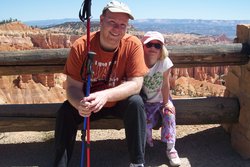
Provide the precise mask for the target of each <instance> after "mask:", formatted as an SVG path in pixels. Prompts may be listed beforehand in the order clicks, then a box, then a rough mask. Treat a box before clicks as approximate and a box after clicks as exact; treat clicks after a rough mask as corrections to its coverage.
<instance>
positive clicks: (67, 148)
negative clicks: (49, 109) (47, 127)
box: [54, 101, 83, 167]
mask: <svg viewBox="0 0 250 167" xmlns="http://www.w3.org/2000/svg"><path fill="white" fill-rule="evenodd" d="M82 120H83V118H82V117H81V116H80V115H79V114H78V111H77V110H76V109H75V108H74V107H73V106H72V105H71V104H70V103H69V102H68V101H65V102H64V103H63V105H62V106H61V108H60V109H59V110H58V111H57V116H56V127H55V159H54V167H59V166H60V167H63V166H65V167H66V166H68V163H69V160H70V158H71V155H72V152H73V148H74V144H75V138H76V133H77V129H78V125H79V124H80V123H81V121H82Z"/></svg>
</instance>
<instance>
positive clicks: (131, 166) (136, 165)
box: [129, 163, 144, 167]
mask: <svg viewBox="0 0 250 167" xmlns="http://www.w3.org/2000/svg"><path fill="white" fill-rule="evenodd" d="M129 167H144V165H143V164H133V163H131V164H130V165H129Z"/></svg>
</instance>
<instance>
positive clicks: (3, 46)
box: [0, 22, 232, 103]
mask: <svg viewBox="0 0 250 167" xmlns="http://www.w3.org/2000/svg"><path fill="white" fill-rule="evenodd" d="M77 27H79V25H77ZM96 29H97V28H96ZM63 31H64V30H63V26H60V28H58V27H57V28H55V29H53V27H50V28H49V29H47V30H46V29H43V30H42V29H39V28H33V27H29V26H27V25H25V24H23V23H20V22H12V23H8V24H2V25H0V51H1V50H2V51H3V50H4V51H11V50H28V49H38V48H39V49H52V48H69V47H70V46H71V45H72V43H73V42H74V41H75V40H76V39H77V38H79V37H80V35H78V34H80V33H79V31H78V30H77V31H76V30H75V31H74V30H72V28H69V25H67V27H66V28H65V32H67V33H62V32H63ZM70 32H78V33H77V34H74V33H70ZM130 33H132V34H134V35H136V36H138V37H139V38H141V37H142V35H143V34H144V33H143V32H139V31H134V29H132V30H130ZM164 37H165V42H166V45H199V44H215V43H232V41H231V40H229V39H228V38H227V37H226V36H225V35H221V36H202V35H194V34H164ZM227 69H228V67H195V68H182V69H181V68H173V70H172V76H171V89H172V93H173V94H174V95H178V96H222V95H223V91H224V90H225V87H224V86H223V81H224V80H223V76H224V75H226V74H227ZM7 78H8V79H7ZM64 80H65V76H64V75H63V74H36V75H34V74H27V75H20V76H2V77H1V78H0V82H1V83H2V84H1V92H0V102H1V103H42V102H58V101H62V100H64V99H65V90H64V89H63V87H64ZM55 91H58V92H55ZM18 93H21V94H22V95H18V96H17V94H18ZM34 96H35V97H36V96H37V98H34ZM17 97H18V98H17ZM38 97H40V98H38ZM45 97H47V98H48V100H46V98H45ZM24 98H25V100H24ZM18 99H19V100H18ZM20 99H22V100H20ZM50 99H51V100H50Z"/></svg>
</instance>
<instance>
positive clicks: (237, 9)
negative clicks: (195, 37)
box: [0, 0, 250, 21]
mask: <svg viewBox="0 0 250 167" xmlns="http://www.w3.org/2000/svg"><path fill="white" fill-rule="evenodd" d="M109 1H110V0H92V5H91V16H92V17H91V18H92V19H99V16H100V14H101V11H102V9H103V7H104V6H106V4H107V3H108V2H109ZM121 1H122V2H124V3H126V4H127V5H128V6H129V8H130V9H131V11H132V13H133V15H134V17H135V19H202V20H250V12H249V11H250V0H121ZM82 2H83V0H38V1H37V0H1V2H0V21H2V20H8V19H10V18H12V19H17V20H20V21H34V20H48V19H65V18H78V13H79V9H80V7H81V4H82Z"/></svg>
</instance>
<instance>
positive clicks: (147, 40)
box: [143, 37, 163, 44]
mask: <svg viewBox="0 0 250 167" xmlns="http://www.w3.org/2000/svg"><path fill="white" fill-rule="evenodd" d="M153 40H157V41H160V42H161V43H163V42H162V41H161V40H160V39H159V38H156V37H149V38H147V39H146V40H145V41H144V42H143V44H147V43H149V42H150V41H153Z"/></svg>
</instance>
